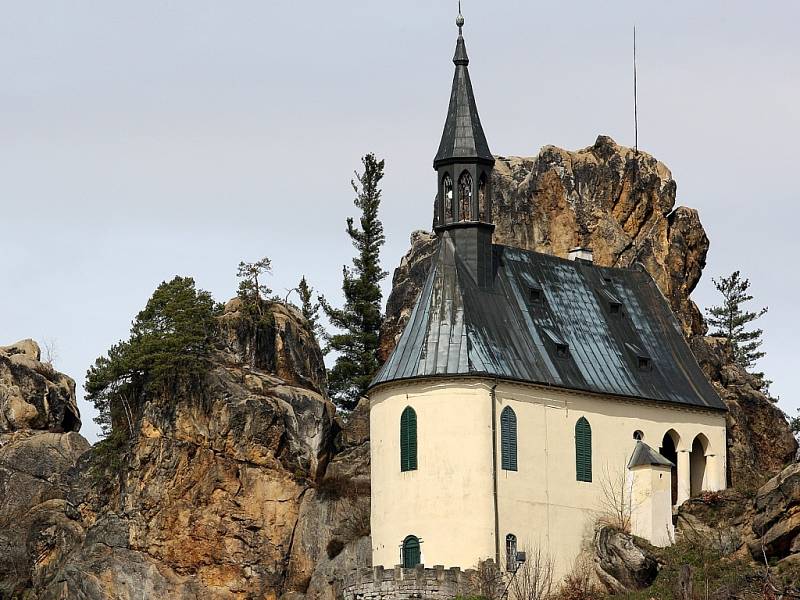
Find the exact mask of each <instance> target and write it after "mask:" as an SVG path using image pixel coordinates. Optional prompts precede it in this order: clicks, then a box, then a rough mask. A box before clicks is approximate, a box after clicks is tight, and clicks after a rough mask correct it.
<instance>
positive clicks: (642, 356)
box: [625, 343, 653, 372]
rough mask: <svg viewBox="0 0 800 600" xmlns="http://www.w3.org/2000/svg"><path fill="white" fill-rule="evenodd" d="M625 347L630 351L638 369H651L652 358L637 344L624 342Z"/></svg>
mask: <svg viewBox="0 0 800 600" xmlns="http://www.w3.org/2000/svg"><path fill="white" fill-rule="evenodd" d="M625 347H626V348H627V349H628V352H630V353H631V355H632V357H633V359H634V361H635V364H636V368H637V369H638V370H639V371H643V372H647V371H652V370H653V360H652V359H651V358H650V357H649V356H648V355H647V353H646V352H644V351H643V350H642V349H641V348H639V346H637V345H636V344H631V343H626V344H625Z"/></svg>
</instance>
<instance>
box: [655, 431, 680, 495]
mask: <svg viewBox="0 0 800 600" xmlns="http://www.w3.org/2000/svg"><path fill="white" fill-rule="evenodd" d="M679 440H680V437H679V436H678V433H677V432H676V431H675V430H674V429H670V430H669V431H668V432H667V433H665V434H664V439H663V440H662V441H661V448H659V449H658V451H659V453H660V454H661V456H663V457H664V458H666V459H667V460H668V461H670V462H672V464H673V465H674V466H673V467H672V481H671V483H672V505H673V506H675V505H676V504H677V503H678V450H677V448H678V441H679Z"/></svg>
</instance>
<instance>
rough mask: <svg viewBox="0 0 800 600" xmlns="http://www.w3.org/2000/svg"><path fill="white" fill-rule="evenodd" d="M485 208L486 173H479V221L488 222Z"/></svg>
mask: <svg viewBox="0 0 800 600" xmlns="http://www.w3.org/2000/svg"><path fill="white" fill-rule="evenodd" d="M487 208H488V207H487V206H486V173H481V177H480V179H478V220H479V221H485V222H488V221H489V215H488V214H486V211H487Z"/></svg>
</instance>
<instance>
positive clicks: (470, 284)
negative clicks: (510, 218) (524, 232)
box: [371, 235, 726, 410]
mask: <svg viewBox="0 0 800 600" xmlns="http://www.w3.org/2000/svg"><path fill="white" fill-rule="evenodd" d="M492 252H493V257H492V261H493V265H492V269H493V285H492V286H490V287H484V288H481V287H480V286H478V285H477V284H476V283H475V281H474V279H473V278H472V276H471V275H470V273H469V269H468V268H467V267H466V266H465V264H464V263H463V262H462V261H461V260H460V259H459V257H458V255H457V254H456V252H455V247H454V245H453V242H452V240H451V239H450V237H449V236H446V235H445V236H442V237H441V239H440V243H439V248H438V250H437V253H436V255H435V256H434V259H433V264H432V266H431V269H430V272H429V274H428V278H427V280H426V282H425V285H424V287H423V289H422V292H421V293H420V296H419V298H418V300H417V303H416V306H415V307H414V310H413V312H412V313H411V316H410V318H409V321H408V324H407V325H406V328H405V330H404V332H403V334H402V335H401V337H400V340H399V341H398V344H397V347H396V348H395V349H394V352H392V354H391V356H390V357H389V359H388V360H387V361H386V363H385V364H384V365H383V367H382V368H381V369H380V371H379V372H378V374H377V375H376V377H375V379H374V380H373V382H372V384H371V386H375V385H378V384H381V383H386V382H390V381H395V380H402V379H409V378H420V377H433V376H452V375H483V376H490V377H497V378H502V379H507V380H516V381H521V382H529V383H536V384H543V385H550V386H557V387H561V388H567V389H572V390H581V391H587V392H595V393H600V394H611V395H616V396H624V397H628V398H641V399H647V400H656V401H661V402H670V403H676V404H683V405H690V406H695V407H703V408H711V409H719V410H725V409H726V407H725V404H724V403H723V402H722V400H720V398H719V396H718V395H717V393H716V392H715V391H714V389H713V388H712V387H711V385H710V384H709V383H708V381H707V380H706V378H705V376H704V375H703V372H702V371H701V370H700V368H699V366H698V365H697V361H696V360H695V358H694V355H693V354H692V352H691V350H690V349H689V346H688V344H687V343H686V340H685V339H684V337H683V334H682V332H681V329H680V326H679V324H678V322H677V320H676V319H675V316H674V315H673V313H672V310H671V309H670V307H669V305H668V304H667V301H666V299H665V298H664V297H663V295H662V294H661V292H660V291H659V289H658V287H657V286H656V284H655V282H654V281H653V280H652V278H651V277H650V276H649V274H648V273H647V272H646V271H644V269H639V268H634V269H614V268H609V267H600V266H597V265H594V264H591V263H587V262H585V261H569V260H565V259H561V258H558V257H554V256H549V255H545V254H539V253H536V252H530V251H526V250H521V249H518V248H511V247H508V246H500V245H493V246H492ZM537 289H538V290H541V292H540V293H538V294H537V293H535V292H532V290H537ZM612 298H613V300H614V301H616V302H618V303H619V304H621V306H619V307H617V308H616V309H614V308H612V304H613V303H614V302H613V301H612V300H611V299H612ZM565 345H566V348H565V347H564V346H565Z"/></svg>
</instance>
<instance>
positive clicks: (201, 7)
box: [0, 0, 800, 440]
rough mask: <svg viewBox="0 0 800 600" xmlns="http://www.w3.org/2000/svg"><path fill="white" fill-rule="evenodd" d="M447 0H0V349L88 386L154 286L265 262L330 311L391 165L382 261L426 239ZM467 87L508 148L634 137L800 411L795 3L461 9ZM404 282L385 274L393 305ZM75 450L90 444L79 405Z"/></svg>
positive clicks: (494, 140) (523, 4)
mask: <svg viewBox="0 0 800 600" xmlns="http://www.w3.org/2000/svg"><path fill="white" fill-rule="evenodd" d="M455 6H456V2H455V0H453V1H440V0H437V1H435V2H431V1H430V0H426V1H422V0H405V1H403V2H383V1H376V0H348V1H347V2H322V1H308V2H291V1H283V0H281V1H279V0H272V1H268V2H263V1H261V2H257V1H236V2H203V1H197V0H193V1H189V0H181V1H178V0H172V1H166V2H165V1H163V0H162V1H142V0H140V1H138V2H119V1H116V2H114V1H102V2H101V1H99V0H98V1H95V2H88V1H72V2H56V1H51V2H45V1H41V2H18V1H14V2H12V1H8V0H3V1H0V9H1V11H0V15H1V17H0V73H1V74H2V77H0V140H1V142H0V207H2V212H0V239H2V260H1V261H0V281H2V294H0V344H4V343H11V342H13V341H15V340H17V339H19V338H23V337H34V338H37V339H38V340H40V341H41V340H42V339H44V338H53V339H55V340H56V341H57V344H58V347H59V354H60V358H59V360H58V362H57V367H58V368H59V369H60V370H62V371H64V372H66V373H68V374H70V375H71V376H73V377H75V378H76V380H77V381H78V383H79V385H81V384H82V380H83V375H84V373H85V371H86V368H87V367H88V366H89V365H90V364H91V363H92V362H93V360H94V359H95V358H96V357H97V356H98V355H100V354H102V353H103V352H105V350H106V349H107V348H108V346H109V345H111V344H112V343H114V342H115V341H117V340H119V339H121V338H124V337H126V336H127V332H128V328H129V325H130V321H131V319H132V317H133V316H134V314H135V313H136V312H137V311H138V310H140V309H141V308H142V307H143V305H144V303H145V302H146V300H147V298H148V297H149V295H150V294H151V292H152V291H153V289H154V288H155V286H156V285H157V284H158V283H159V282H161V281H162V280H164V279H167V278H170V277H172V276H173V275H175V274H181V275H192V276H194V277H195V279H196V280H197V282H198V285H199V286H201V287H203V288H205V289H208V290H210V291H211V292H212V293H213V294H214V296H215V297H216V298H217V299H219V300H224V299H226V298H228V297H230V296H232V295H233V293H234V290H235V287H236V281H235V270H236V264H237V263H238V261H239V260H241V259H243V258H244V259H256V258H259V257H260V256H263V255H268V256H270V257H271V258H272V259H273V263H274V266H275V274H274V277H273V278H272V280H271V284H272V287H273V288H274V289H275V290H276V291H283V290H284V289H285V288H289V287H292V286H294V285H295V284H296V282H297V280H298V279H299V278H300V276H301V275H303V274H306V275H307V277H308V278H309V281H310V282H311V284H312V285H314V286H315V287H316V288H317V289H319V290H320V291H323V292H325V293H326V294H328V295H329V296H330V297H331V298H332V299H336V300H338V298H339V286H340V283H341V282H340V277H341V266H342V264H344V263H346V262H348V261H349V260H350V256H351V247H350V245H349V243H348V241H347V239H346V236H345V233H344V219H345V217H346V216H348V215H351V214H353V213H354V207H353V206H352V192H351V190H350V187H349V178H350V176H351V173H352V170H353V169H354V168H356V167H358V166H359V157H360V156H361V155H363V154H364V153H366V152H368V151H375V152H376V153H378V154H379V155H380V156H382V157H384V158H386V161H387V168H386V170H387V175H386V179H385V186H384V206H383V211H382V217H383V221H384V225H385V228H386V234H387V240H388V241H387V245H386V248H385V251H384V254H383V260H384V265H385V267H386V268H387V270H393V269H394V267H395V266H396V265H397V263H398V262H399V259H400V257H401V256H402V255H403V253H404V252H405V251H406V249H407V247H408V236H409V234H410V232H411V231H412V230H414V229H422V228H429V226H430V221H431V210H432V198H433V194H434V187H435V178H434V173H433V170H432V169H431V161H432V159H433V156H434V154H435V152H436V148H437V145H438V141H439V136H440V135H441V129H442V125H443V123H444V117H445V111H446V109H447V102H448V98H449V87H450V82H451V79H452V69H453V65H452V63H451V62H450V59H451V57H452V52H453V48H454V44H455V37H456V29H455V26H454V23H453V21H454V19H455ZM464 13H465V17H466V20H467V22H466V26H465V37H466V39H467V48H468V50H469V53H470V58H471V59H472V62H471V65H470V70H471V75H472V79H473V84H474V86H475V92H476V96H477V101H478V107H479V109H480V113H481V118H482V121H483V125H484V128H485V130H486V134H487V137H488V139H489V144H490V146H491V148H492V150H493V151H494V152H495V153H496V154H503V155H513V154H518V155H533V154H535V153H536V152H537V151H538V150H539V148H540V147H541V146H543V145H546V144H555V145H558V146H561V147H564V148H568V149H577V148H582V147H585V146H589V145H591V144H592V143H593V142H594V140H595V138H596V137H597V135H598V134H601V133H603V134H608V135H611V136H612V137H613V138H614V139H615V140H616V141H617V142H619V143H623V144H629V145H630V144H632V143H633V130H632V123H631V122H632V106H631V104H632V103H631V85H632V84H631V61H630V54H631V27H632V25H633V23H634V22H635V23H636V24H637V28H638V31H639V66H640V68H639V84H640V89H639V98H640V110H639V114H640V147H641V148H642V149H644V150H646V151H647V152H650V153H652V154H653V155H655V156H656V157H657V158H659V159H660V160H662V161H663V162H665V163H666V164H667V165H668V166H669V167H670V168H671V170H672V173H673V175H674V177H675V179H676V180H677V182H678V203H679V204H683V205H686V206H690V207H694V208H697V209H698V210H699V211H700V216H701V219H702V221H703V224H704V225H705V228H706V230H707V232H708V235H709V237H710V238H711V251H710V253H709V257H708V266H707V268H706V271H705V277H704V279H703V281H702V282H701V284H700V287H699V288H698V290H697V291H696V292H695V300H696V301H697V302H698V303H699V304H700V305H701V306H704V305H707V304H708V303H709V302H711V301H712V300H713V299H714V294H713V288H712V285H711V276H712V275H718V274H726V273H728V272H730V271H731V270H733V269H735V268H741V269H742V271H743V272H744V273H745V274H746V275H747V276H749V277H750V279H751V281H752V284H753V291H754V293H755V294H756V295H757V299H758V300H759V301H761V302H762V303H764V304H768V305H769V306H770V312H769V314H768V315H767V316H766V317H764V318H763V320H762V326H763V328H764V329H765V330H766V343H765V348H766V350H767V351H768V352H769V356H768V358H767V359H766V360H764V361H763V365H762V366H763V368H764V369H765V370H766V371H767V373H768V375H769V376H770V377H771V378H772V379H774V380H775V384H774V387H773V390H774V392H775V393H778V394H780V395H781V397H782V400H781V406H782V408H784V410H787V411H791V412H794V410H795V409H796V408H797V407H798V406H800V393H799V392H800V389H799V388H800V376H798V373H797V369H796V366H795V365H796V364H797V363H798V358H800V353H799V352H798V344H797V335H798V333H800V332H799V331H798V329H799V328H798V321H799V319H798V316H797V315H798V312H797V310H796V309H795V306H796V303H797V298H798V297H800V284H798V281H797V276H796V275H795V273H796V271H797V267H796V257H795V255H796V254H797V251H798V247H799V245H798V240H797V230H798V223H800V209H799V208H798V195H799V193H798V191H797V190H798V186H797V182H796V181H795V176H796V173H797V166H796V162H797V159H796V156H795V149H796V147H797V144H798V139H799V138H800V136H798V133H799V130H800V110H799V109H798V106H800V61H798V59H797V57H798V56H799V55H800V38H798V36H797V35H796V24H797V22H798V20H799V19H800V4H798V3H796V2H790V1H785V2H777V1H776V2H770V3H755V2H733V1H730V0H726V1H724V2H723V1H719V2H710V1H705V2H696V1H691V2H690V1H683V2H641V1H638V2H633V1H630V2H596V1H591V2H590V1H586V2H557V3H553V2H550V3H544V2H530V1H529V0H528V1H522V0H515V1H504V2H499V1H492V2H489V1H487V0H483V1H482V2H478V1H477V0H465V1H464ZM389 285H390V282H389V281H388V280H387V282H386V289H387V291H388V287H389ZM81 410H82V413H83V416H84V422H85V425H84V428H83V433H84V434H85V435H87V437H89V438H90V439H92V440H94V439H95V438H96V431H97V430H96V427H95V425H94V424H93V423H92V422H91V416H92V411H91V410H90V408H89V407H88V406H87V405H86V404H82V405H81Z"/></svg>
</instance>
